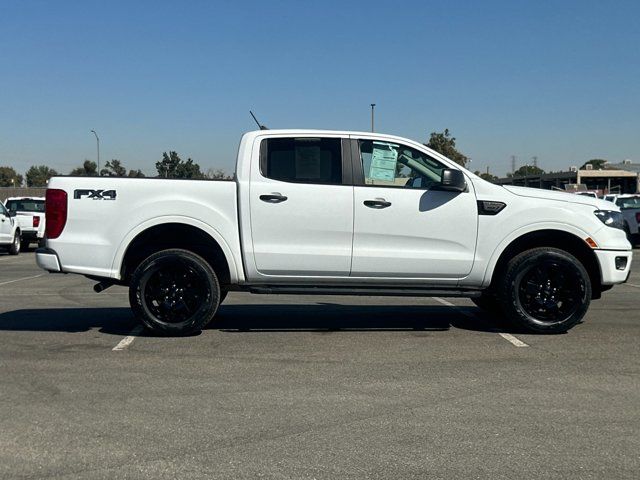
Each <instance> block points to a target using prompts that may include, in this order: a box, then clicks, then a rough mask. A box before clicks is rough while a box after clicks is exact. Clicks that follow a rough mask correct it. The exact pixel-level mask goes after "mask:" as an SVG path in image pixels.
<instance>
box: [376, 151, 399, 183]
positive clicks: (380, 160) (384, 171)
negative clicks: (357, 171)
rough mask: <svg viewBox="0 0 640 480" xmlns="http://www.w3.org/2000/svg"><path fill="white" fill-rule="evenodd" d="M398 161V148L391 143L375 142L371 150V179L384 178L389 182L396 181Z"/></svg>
mask: <svg viewBox="0 0 640 480" xmlns="http://www.w3.org/2000/svg"><path fill="white" fill-rule="evenodd" d="M397 163H398V151H397V150H395V149H394V148H393V147H392V146H391V145H389V144H385V143H378V142H374V143H373V149H372V152H371V167H370V168H369V178H370V179H371V180H383V181H387V182H393V181H395V179H396V164H397Z"/></svg>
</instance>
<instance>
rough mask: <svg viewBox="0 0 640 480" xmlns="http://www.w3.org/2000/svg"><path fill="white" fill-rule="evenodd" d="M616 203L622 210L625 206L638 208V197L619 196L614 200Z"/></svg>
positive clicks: (639, 200) (639, 205)
mask: <svg viewBox="0 0 640 480" xmlns="http://www.w3.org/2000/svg"><path fill="white" fill-rule="evenodd" d="M616 205H618V206H619V207H620V208H621V209H622V210H625V209H627V208H640V197H630V198H619V199H618V200H616Z"/></svg>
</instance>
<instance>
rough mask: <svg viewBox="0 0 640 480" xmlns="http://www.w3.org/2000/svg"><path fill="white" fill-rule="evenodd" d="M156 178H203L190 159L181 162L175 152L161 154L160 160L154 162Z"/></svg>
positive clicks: (198, 167)
mask: <svg viewBox="0 0 640 480" xmlns="http://www.w3.org/2000/svg"><path fill="white" fill-rule="evenodd" d="M156 170H157V171H158V176H159V177H163V178H191V179H198V178H205V176H204V174H203V173H202V171H201V170H200V165H198V164H197V163H194V161H193V160H191V159H190V158H188V159H187V161H186V162H185V161H183V160H182V159H181V158H180V156H179V155H178V154H177V153H176V152H171V151H170V152H169V154H168V155H167V152H163V154H162V160H160V161H159V162H156Z"/></svg>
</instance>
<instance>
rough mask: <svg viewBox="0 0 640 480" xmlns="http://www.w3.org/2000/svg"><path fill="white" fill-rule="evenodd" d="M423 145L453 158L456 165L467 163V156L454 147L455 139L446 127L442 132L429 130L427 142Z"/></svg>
mask: <svg viewBox="0 0 640 480" xmlns="http://www.w3.org/2000/svg"><path fill="white" fill-rule="evenodd" d="M425 145H426V146H427V147H429V148H431V149H432V150H435V151H436V152H438V153H441V154H442V155H444V156H445V157H447V158H448V159H450V160H453V161H454V162H456V163H457V164H458V165H462V166H463V167H464V166H465V165H466V163H467V160H468V158H467V156H466V155H463V154H462V153H460V152H459V151H458V150H457V149H456V139H455V137H452V136H451V134H450V133H449V129H448V128H445V129H444V132H442V133H437V132H431V136H430V137H429V143H426V144H425Z"/></svg>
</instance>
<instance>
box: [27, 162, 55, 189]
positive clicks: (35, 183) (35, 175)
mask: <svg viewBox="0 0 640 480" xmlns="http://www.w3.org/2000/svg"><path fill="white" fill-rule="evenodd" d="M56 175H58V172H56V171H55V170H54V169H53V168H49V167H47V166H46V165H38V166H36V165H32V166H31V167H30V168H29V170H27V173H26V175H25V176H26V177H27V187H46V186H47V182H48V181H49V179H50V178H51V177H55V176H56Z"/></svg>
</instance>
